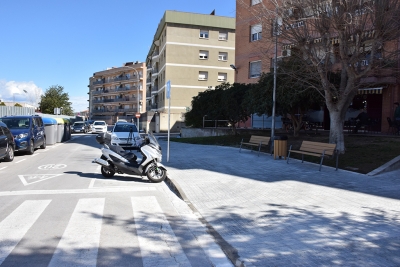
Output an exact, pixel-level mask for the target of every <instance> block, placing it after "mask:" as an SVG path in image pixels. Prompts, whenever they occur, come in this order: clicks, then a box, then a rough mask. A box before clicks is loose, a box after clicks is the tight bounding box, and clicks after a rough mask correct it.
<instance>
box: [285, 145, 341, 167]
mask: <svg viewBox="0 0 400 267" xmlns="http://www.w3.org/2000/svg"><path fill="white" fill-rule="evenodd" d="M335 152H336V170H337V169H338V157H339V153H337V151H336V144H328V143H321V142H311V141H303V142H302V143H301V146H300V149H299V150H292V146H290V148H289V155H288V158H287V161H286V162H287V163H289V158H290V153H298V154H301V162H304V155H310V156H315V157H321V162H320V164H319V170H320V171H321V166H322V161H323V160H324V157H325V156H333V155H334V154H335Z"/></svg>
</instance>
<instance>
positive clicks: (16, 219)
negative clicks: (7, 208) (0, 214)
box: [0, 200, 51, 264]
mask: <svg viewBox="0 0 400 267" xmlns="http://www.w3.org/2000/svg"><path fill="white" fill-rule="evenodd" d="M50 202H51V200H26V201H24V202H23V203H22V204H21V205H20V206H19V207H18V208H16V209H15V210H14V211H13V212H12V213H11V214H10V215H8V216H7V218H5V219H4V220H3V221H2V222H1V223H0V240H1V242H0V264H2V263H3V261H4V259H5V258H6V257H7V256H8V255H9V254H10V253H11V251H12V250H13V249H14V248H15V246H16V245H17V244H18V243H19V241H21V239H22V238H23V237H24V235H25V234H26V232H28V230H29V229H30V228H31V227H32V225H33V224H34V223H35V221H36V220H37V219H38V218H39V216H40V214H42V212H43V211H44V210H45V209H46V207H47V206H48V205H49V203H50Z"/></svg>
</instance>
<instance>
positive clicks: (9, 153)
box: [0, 122, 15, 161]
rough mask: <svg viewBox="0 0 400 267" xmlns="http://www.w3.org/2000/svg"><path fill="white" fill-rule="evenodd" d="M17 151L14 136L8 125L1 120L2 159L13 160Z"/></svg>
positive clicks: (0, 148) (0, 147) (0, 151)
mask: <svg viewBox="0 0 400 267" xmlns="http://www.w3.org/2000/svg"><path fill="white" fill-rule="evenodd" d="M14 151H15V140H14V136H13V135H12V133H11V132H10V130H9V129H8V127H7V125H6V124H5V123H3V122H0V160H2V159H3V160H4V161H13V160H14Z"/></svg>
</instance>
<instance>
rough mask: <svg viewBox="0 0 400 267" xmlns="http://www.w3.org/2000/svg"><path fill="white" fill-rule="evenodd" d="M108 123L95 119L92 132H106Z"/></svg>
mask: <svg viewBox="0 0 400 267" xmlns="http://www.w3.org/2000/svg"><path fill="white" fill-rule="evenodd" d="M106 132H107V123H106V122H105V121H94V122H93V127H92V133H106Z"/></svg>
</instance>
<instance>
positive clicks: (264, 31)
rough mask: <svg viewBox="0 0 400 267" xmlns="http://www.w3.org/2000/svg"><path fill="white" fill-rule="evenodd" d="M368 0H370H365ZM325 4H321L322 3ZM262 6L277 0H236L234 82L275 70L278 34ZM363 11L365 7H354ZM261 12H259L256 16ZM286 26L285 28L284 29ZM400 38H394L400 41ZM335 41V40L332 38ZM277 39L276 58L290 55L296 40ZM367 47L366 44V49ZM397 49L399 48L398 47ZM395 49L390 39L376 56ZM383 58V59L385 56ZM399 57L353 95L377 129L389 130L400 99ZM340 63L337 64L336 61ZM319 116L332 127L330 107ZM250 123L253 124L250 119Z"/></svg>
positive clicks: (365, 62) (364, 80)
mask: <svg viewBox="0 0 400 267" xmlns="http://www.w3.org/2000/svg"><path fill="white" fill-rule="evenodd" d="M366 2H367V1H366ZM321 5H322V4H321ZM262 9H264V10H265V9H269V10H272V11H274V10H276V7H275V6H274V3H273V2H271V1H267V0H236V50H235V66H236V69H237V73H236V78H235V82H238V83H255V82H258V79H259V77H260V76H261V73H263V72H265V73H269V72H272V71H273V58H274V57H275V37H273V35H272V22H271V20H270V19H268V20H267V19H263V17H262V14H263V11H262ZM355 12H356V13H355V16H357V12H359V14H362V12H365V10H364V11H363V10H362V9H360V10H355ZM257 15H258V16H257ZM304 23H307V22H305V21H304V20H298V21H297V22H296V23H294V24H293V25H290V26H288V27H293V28H301V27H303V26H304ZM283 30H285V29H283ZM372 32H373V31H372V30H371V31H365V32H363V36H365V37H367V36H368V35H370V34H372ZM320 39H321V38H316V39H315V40H314V41H315V42H316V41H319V40H320ZM399 41H400V40H394V43H395V44H396V45H397V44H398V42H399ZM331 42H332V43H333V44H334V43H335V42H336V40H334V38H333V39H332V40H331ZM283 43H284V42H279V43H277V55H276V56H277V58H278V61H279V60H280V59H282V58H285V57H289V56H290V55H291V49H292V48H293V46H294V45H295V44H286V45H284V44H283ZM335 48H336V47H335V45H333V50H332V51H329V53H330V55H331V57H332V64H333V66H334V67H333V68H336V65H335V63H337V62H335V54H336V53H337V51H336V50H335ZM367 49H368V48H366V50H367ZM395 49H397V50H398V48H395ZM391 50H393V47H392V48H391V47H390V44H389V43H386V44H383V48H382V50H381V51H378V53H377V55H376V56H378V57H379V56H380V57H382V55H383V53H384V52H385V51H386V52H387V51H391ZM365 54H366V56H365V58H364V59H362V60H360V62H357V64H358V65H359V68H360V69H362V68H365V67H366V66H368V64H369V61H370V59H371V58H370V57H369V56H370V55H368V53H367V52H366V53H365ZM382 62H383V60H382ZM399 62H400V61H399V59H398V56H397V61H396V62H393V63H392V64H391V65H392V66H396V68H391V67H390V65H389V64H385V66H384V68H382V69H381V70H379V69H378V70H376V71H374V72H372V73H370V74H369V75H368V77H363V78H362V79H360V83H359V88H360V89H359V90H358V94H357V95H356V96H355V97H354V99H353V102H352V105H353V106H357V107H360V106H364V107H366V108H367V113H368V116H369V117H370V118H371V119H373V120H374V122H375V123H376V125H377V126H376V127H375V128H374V131H382V132H384V131H386V130H387V129H388V123H387V118H388V117H389V118H390V117H393V113H394V109H395V106H394V102H400V84H399V82H398V78H397V75H398V74H397V73H398V72H396V69H397V67H398V64H399ZM337 65H338V64H337ZM321 113H322V114H321V115H319V116H318V117H319V118H322V120H323V121H321V122H322V123H323V124H324V127H325V129H329V119H330V118H329V112H328V110H327V108H326V107H325V108H323V110H322V111H321ZM247 126H251V125H250V123H248V125H247Z"/></svg>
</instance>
